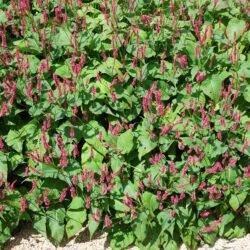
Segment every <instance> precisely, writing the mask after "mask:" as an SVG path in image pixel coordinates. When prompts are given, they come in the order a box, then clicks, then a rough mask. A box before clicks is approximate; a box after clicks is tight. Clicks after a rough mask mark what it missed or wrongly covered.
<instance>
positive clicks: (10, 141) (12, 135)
mask: <svg viewBox="0 0 250 250" xmlns="http://www.w3.org/2000/svg"><path fill="white" fill-rule="evenodd" d="M6 143H7V145H8V146H10V147H12V148H13V149H14V150H16V151H17V152H19V153H21V152H22V148H23V141H22V139H21V135H20V133H19V132H18V131H16V130H10V131H9V133H8V135H7V138H6Z"/></svg>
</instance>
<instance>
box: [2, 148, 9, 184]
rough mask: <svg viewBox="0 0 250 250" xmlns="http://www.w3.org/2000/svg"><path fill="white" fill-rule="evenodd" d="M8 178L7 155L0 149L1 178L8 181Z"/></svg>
mask: <svg viewBox="0 0 250 250" xmlns="http://www.w3.org/2000/svg"><path fill="white" fill-rule="evenodd" d="M7 178H8V165H7V157H6V156H5V155H4V153H3V152H2V151H0V179H1V180H3V181H4V182H6V181H7Z"/></svg>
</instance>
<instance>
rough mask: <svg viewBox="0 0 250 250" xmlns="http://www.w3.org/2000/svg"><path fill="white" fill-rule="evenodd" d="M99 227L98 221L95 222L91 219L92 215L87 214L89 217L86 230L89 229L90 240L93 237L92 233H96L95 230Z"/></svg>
mask: <svg viewBox="0 0 250 250" xmlns="http://www.w3.org/2000/svg"><path fill="white" fill-rule="evenodd" d="M93 210H94V209H93ZM93 210H92V211H93ZM99 212H100V210H99ZM93 213H94V212H93ZM100 216H101V215H100ZM99 225H100V221H95V220H94V218H93V214H89V216H88V229H89V234H90V239H92V237H93V235H94V233H95V232H96V230H97V228H98V227H99Z"/></svg>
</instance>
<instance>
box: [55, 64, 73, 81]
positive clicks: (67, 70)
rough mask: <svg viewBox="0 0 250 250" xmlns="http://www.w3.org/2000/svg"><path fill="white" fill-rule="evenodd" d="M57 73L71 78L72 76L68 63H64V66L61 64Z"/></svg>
mask: <svg viewBox="0 0 250 250" xmlns="http://www.w3.org/2000/svg"><path fill="white" fill-rule="evenodd" d="M55 74H57V75H59V76H61V77H66V78H70V77H71V70H70V67H69V66H68V65H66V64H64V65H63V66H60V67H58V68H57V69H56V71H55Z"/></svg>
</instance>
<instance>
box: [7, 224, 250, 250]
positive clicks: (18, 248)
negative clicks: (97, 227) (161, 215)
mask: <svg viewBox="0 0 250 250" xmlns="http://www.w3.org/2000/svg"><path fill="white" fill-rule="evenodd" d="M34 249H35V250H56V249H57V250H104V249H106V250H110V249H111V248H110V247H109V246H108V243H107V234H105V233H104V234H101V233H99V234H97V235H96V237H95V238H94V239H93V240H91V241H89V234H88V230H86V229H83V230H82V231H81V232H80V233H79V234H78V235H77V236H76V237H75V238H74V239H72V240H71V241H69V242H65V243H63V244H62V246H60V247H55V246H53V245H52V244H51V243H50V242H49V241H48V240H47V239H45V238H44V237H43V236H42V235H39V234H38V233H37V231H35V230H34V229H33V228H32V225H30V224H27V225H26V226H25V227H23V228H22V230H20V232H18V233H16V234H15V235H14V236H13V237H12V238H11V239H10V240H9V241H8V242H7V243H6V245H5V246H4V250H34ZM249 249H250V234H248V235H246V236H245V237H244V238H240V239H234V240H231V241H227V240H223V239H219V240H217V241H216V243H215V245H214V246H213V247H209V246H207V245H204V246H202V247H200V248H199V250H249ZM130 250H138V248H136V247H133V248H130ZM180 250H187V249H186V247H185V246H184V245H182V246H181V248H180Z"/></svg>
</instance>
